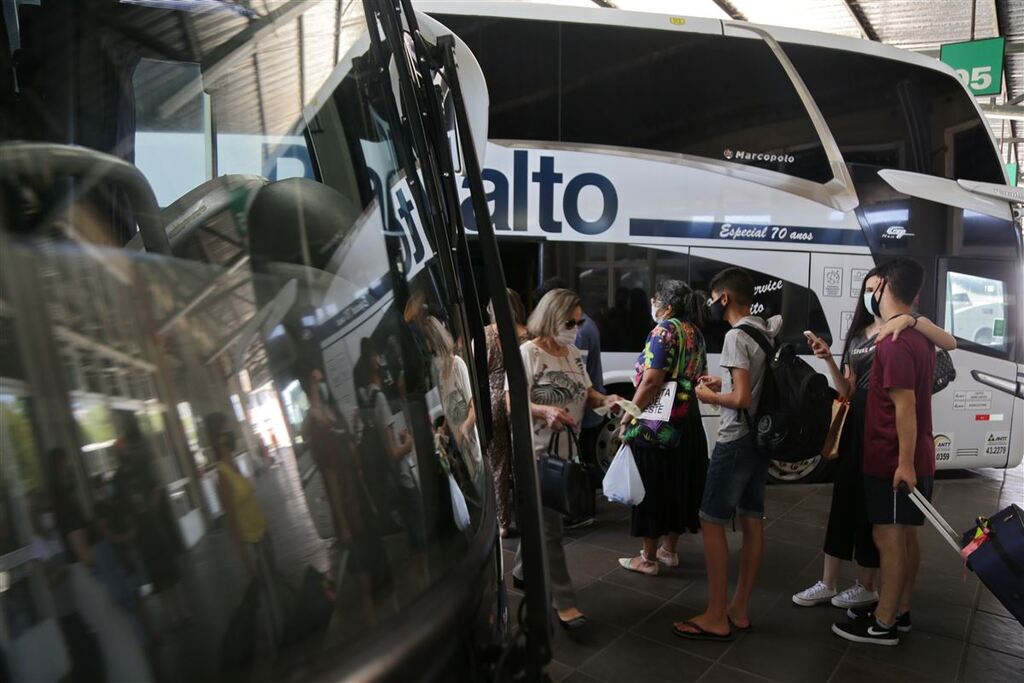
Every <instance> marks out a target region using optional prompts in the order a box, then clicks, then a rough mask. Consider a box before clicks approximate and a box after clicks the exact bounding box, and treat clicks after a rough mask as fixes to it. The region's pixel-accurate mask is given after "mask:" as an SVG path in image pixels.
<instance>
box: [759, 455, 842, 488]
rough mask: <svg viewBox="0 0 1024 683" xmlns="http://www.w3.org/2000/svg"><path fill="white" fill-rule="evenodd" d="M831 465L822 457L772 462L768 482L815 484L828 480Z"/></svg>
mask: <svg viewBox="0 0 1024 683" xmlns="http://www.w3.org/2000/svg"><path fill="white" fill-rule="evenodd" d="M831 464H832V463H831V462H830V461H828V460H825V458H823V457H821V456H820V455H816V456H814V457H813V458H808V459H807V460H798V461H796V462H783V461H782V460H772V461H771V462H770V463H769V464H768V480H769V481H771V482H772V483H773V484H797V483H799V484H815V483H818V482H821V481H826V480H828V478H829V475H830V474H831V472H832V467H831Z"/></svg>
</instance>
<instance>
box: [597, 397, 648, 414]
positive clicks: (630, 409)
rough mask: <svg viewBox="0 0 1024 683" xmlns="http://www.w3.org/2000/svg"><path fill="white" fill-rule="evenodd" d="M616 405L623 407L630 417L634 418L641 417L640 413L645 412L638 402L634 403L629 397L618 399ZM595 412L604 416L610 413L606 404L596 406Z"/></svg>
mask: <svg viewBox="0 0 1024 683" xmlns="http://www.w3.org/2000/svg"><path fill="white" fill-rule="evenodd" d="M615 405H617V406H618V407H620V408H622V410H623V411H624V412H625V413H627V414H628V415H629V416H630V417H633V418H637V417H640V414H641V413H642V412H643V411H642V410H640V407H639V406H638V405H637V404H635V403H633V402H632V401H630V400H629V399H625V398H620V399H619V400H618V401H616V402H615ZM594 412H595V413H596V414H598V415H600V416H601V417H604V416H605V415H607V414H608V409H607V408H605V407H604V406H601V407H600V408H594Z"/></svg>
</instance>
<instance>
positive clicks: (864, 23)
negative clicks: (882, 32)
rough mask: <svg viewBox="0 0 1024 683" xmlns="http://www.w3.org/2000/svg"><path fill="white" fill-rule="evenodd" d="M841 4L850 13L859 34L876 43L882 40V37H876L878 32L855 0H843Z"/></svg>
mask: <svg viewBox="0 0 1024 683" xmlns="http://www.w3.org/2000/svg"><path fill="white" fill-rule="evenodd" d="M843 4H844V5H846V9H847V11H848V12H849V13H850V17H851V18H852V19H853V21H854V23H855V24H857V27H858V28H859V29H860V32H861V34H862V35H863V36H864V37H865V38H867V39H868V40H873V41H875V42H876V43H880V42H882V39H881V38H879V37H878V32H877V31H875V27H874V26H872V25H871V20H870V19H868V15H867V14H865V13H864V9H863V8H862V7H861V6H860V3H859V2H858V1H857V0H843Z"/></svg>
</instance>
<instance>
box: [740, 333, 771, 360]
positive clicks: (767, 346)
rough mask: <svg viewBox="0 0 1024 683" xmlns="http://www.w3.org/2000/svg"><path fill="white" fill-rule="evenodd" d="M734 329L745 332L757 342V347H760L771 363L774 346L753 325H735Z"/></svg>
mask: <svg viewBox="0 0 1024 683" xmlns="http://www.w3.org/2000/svg"><path fill="white" fill-rule="evenodd" d="M736 329H738V330H742V331H744V332H746V333H747V336H748V337H750V338H751V339H753V340H754V341H755V342H757V345H758V346H760V347H761V350H762V351H764V354H765V355H766V356H767V357H768V361H769V362H771V359H772V357H773V356H774V355H775V345H774V344H772V343H771V342H770V341H768V337H766V336H764V332H762V331H761V330H759V329H757V328H756V327H754V326H753V325H747V324H743V325H737V326H736Z"/></svg>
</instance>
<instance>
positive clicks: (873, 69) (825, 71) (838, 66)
mask: <svg viewBox="0 0 1024 683" xmlns="http://www.w3.org/2000/svg"><path fill="white" fill-rule="evenodd" d="M785 50H786V54H788V55H789V58H790V59H791V60H792V61H793V64H794V65H795V66H796V68H797V70H798V71H799V72H800V75H801V76H802V77H803V79H804V82H805V83H806V84H807V87H808V88H809V89H810V91H811V95H813V97H814V100H815V102H817V104H818V107H819V108H820V109H821V111H822V113H823V114H824V115H825V119H826V121H827V123H828V126H829V128H830V129H831V130H832V135H833V136H834V137H835V139H836V142H837V143H838V144H839V147H840V150H841V151H842V153H843V157H844V158H845V160H846V161H847V162H848V163H864V164H876V165H881V166H884V167H887V168H900V169H904V170H908V171H916V172H918V173H928V174H931V175H937V176H944V177H951V178H959V179H964V180H980V181H984V182H990V183H1004V182H1005V179H1004V176H1003V169H1002V167H1001V165H1000V163H999V159H998V157H997V156H996V154H995V150H994V149H993V148H992V144H991V142H989V138H988V134H987V133H986V131H985V127H984V123H983V122H982V120H981V119H980V117H979V116H978V113H977V110H975V108H974V105H973V103H972V102H971V99H970V96H969V95H968V94H967V93H966V92H964V89H963V88H962V87H961V86H960V84H959V83H958V82H957V81H956V80H955V79H953V78H952V77H950V76H946V75H944V74H942V73H940V72H938V71H934V70H932V69H928V68H925V67H921V66H915V65H913V64H907V63H905V62H899V61H894V60H890V59H883V58H881V57H874V56H871V55H865V54H859V53H856V52H847V51H845V50H835V49H829V48H823V47H818V46H813V45H798V44H793V43H787V44H786V45H785ZM837 74H842V78H837V77H836V76H837Z"/></svg>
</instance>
